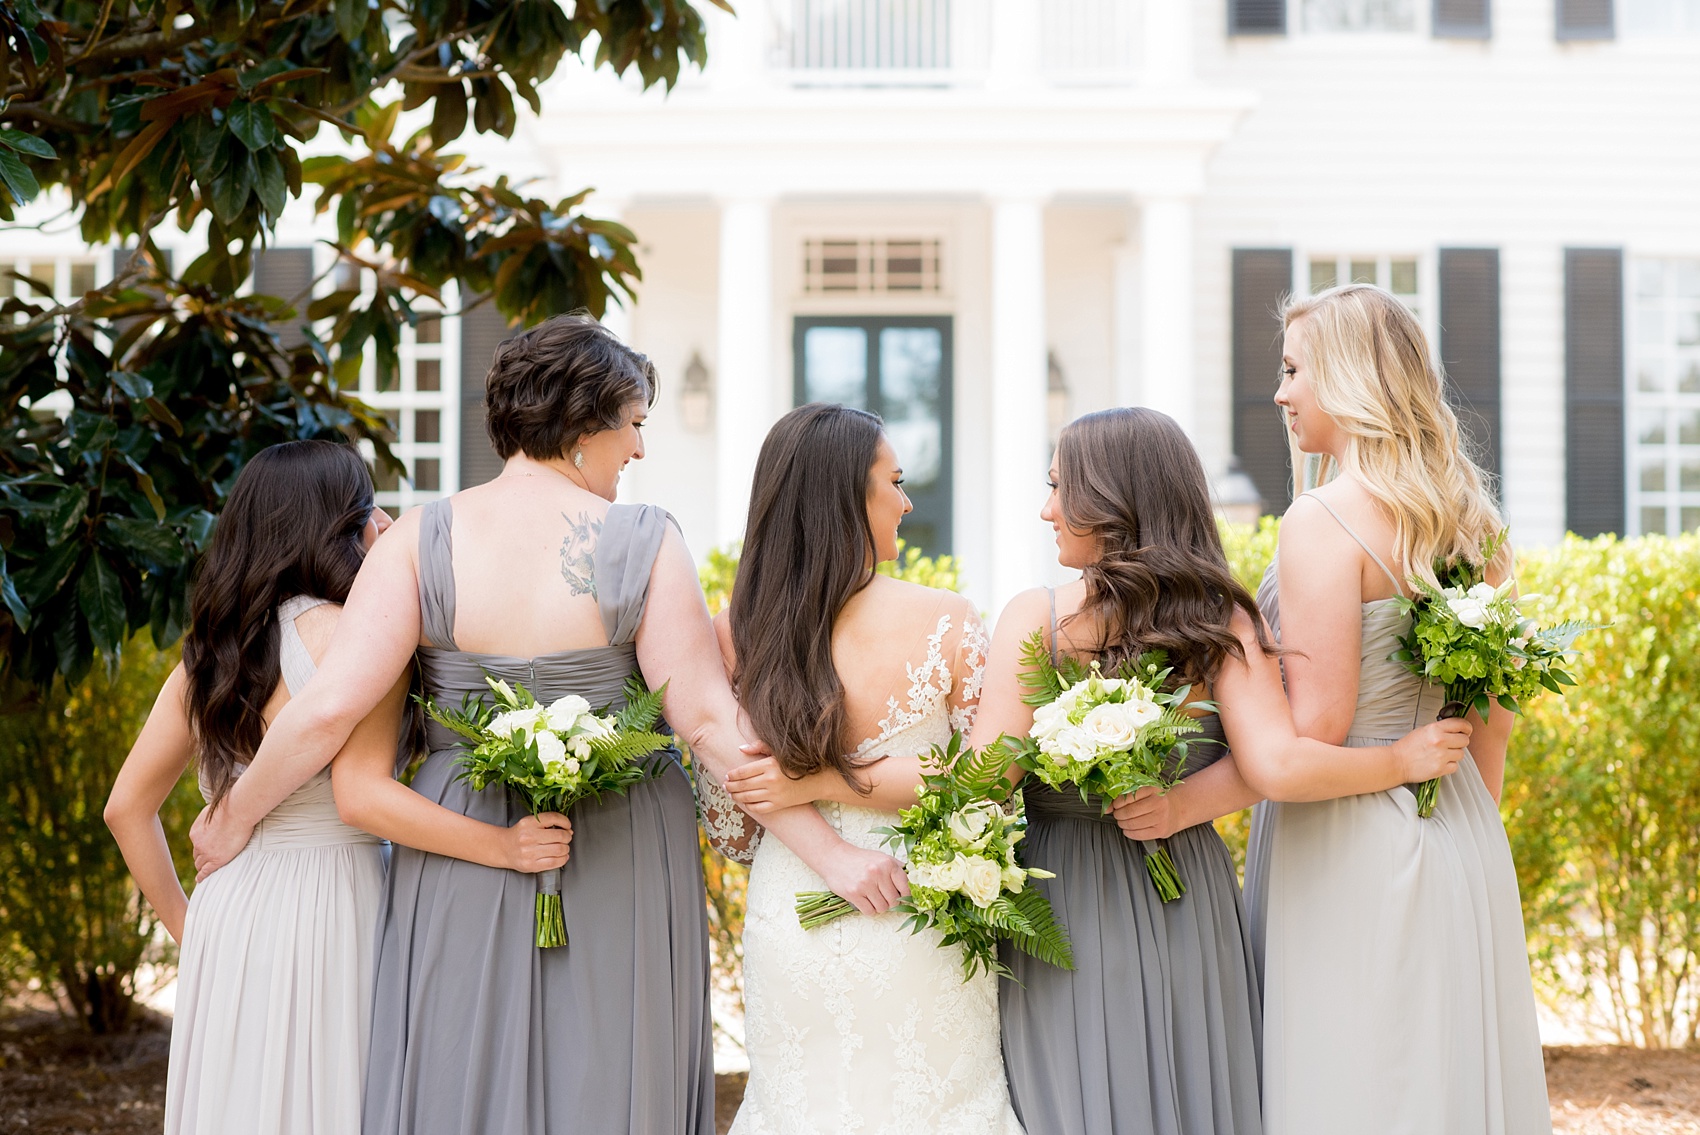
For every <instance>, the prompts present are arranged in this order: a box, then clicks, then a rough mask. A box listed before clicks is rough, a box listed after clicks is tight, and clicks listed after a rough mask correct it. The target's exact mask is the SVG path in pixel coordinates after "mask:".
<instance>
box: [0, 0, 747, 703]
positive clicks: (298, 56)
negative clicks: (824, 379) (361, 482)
mask: <svg viewBox="0 0 1700 1135" xmlns="http://www.w3.org/2000/svg"><path fill="white" fill-rule="evenodd" d="M708 2H709V3H713V4H715V5H717V6H719V7H722V8H727V10H730V8H729V6H728V4H727V3H726V0H708ZM592 48H593V49H594V56H593V61H594V64H595V65H597V66H607V67H609V68H611V69H612V70H613V71H615V72H617V73H621V74H624V73H626V72H627V71H628V70H634V69H635V70H636V72H637V73H638V74H639V76H641V79H642V82H643V85H644V86H645V87H648V86H651V85H654V84H657V83H660V84H663V85H664V86H666V87H669V88H670V87H671V86H672V84H673V83H674V82H675V81H676V80H677V78H678V76H679V72H680V69H681V68H682V67H684V66H686V65H689V64H694V65H696V66H699V67H700V66H702V64H703V63H704V62H705V60H706V57H707V50H706V44H705V39H704V28H703V20H702V15H701V13H700V12H699V11H698V10H697V9H696V8H694V7H693V6H692V4H691V3H689V2H687V0H578V2H577V3H576V4H568V3H564V2H557V0H270V2H266V0H222V2H221V0H192V2H191V0H127V2H115V0H64V2H61V3H40V2H37V0H0V77H3V82H4V92H3V94H0V220H5V221H11V222H14V223H16V217H17V210H18V208H19V207H20V206H22V205H24V204H26V203H28V202H30V201H31V200H32V199H34V198H36V197H37V196H38V194H40V193H42V192H43V191H44V189H48V190H54V189H56V190H57V191H58V192H57V193H56V194H55V195H54V199H56V200H64V201H66V202H67V203H68V207H69V210H70V216H71V218H72V219H74V221H75V223H77V224H79V225H80V227H81V231H82V235H83V238H84V239H85V240H86V241H88V242H89V243H90V244H120V245H122V246H124V247H126V248H129V249H131V250H133V251H132V252H131V253H130V254H128V255H125V256H121V257H120V258H119V259H120V267H119V270H118V271H117V272H116V273H115V276H114V278H113V280H112V281H111V283H109V284H108V285H106V286H104V287H101V288H98V289H96V290H93V291H90V292H87V293H85V294H82V295H55V294H53V288H52V285H51V283H50V282H49V281H43V280H25V279H21V278H20V279H18V280H14V281H9V283H12V284H13V285H14V286H12V287H10V288H5V289H0V294H7V293H9V295H8V297H7V298H5V299H4V300H3V301H0V418H3V420H0V702H15V701H16V700H17V699H18V698H19V697H20V696H21V695H27V694H29V692H30V691H32V690H40V689H43V688H45V687H47V686H49V685H51V683H52V681H53V679H54V676H55V675H56V674H58V675H64V676H65V677H67V678H76V677H79V676H80V675H82V674H83V673H84V672H85V671H87V669H88V668H89V667H90V665H91V664H92V662H93V660H94V659H95V657H97V656H98V655H104V656H105V658H106V659H107V663H108V666H109V667H110V666H115V665H116V662H117V658H118V653H119V650H120V646H121V644H122V643H124V642H125V641H126V640H127V639H128V637H129V635H130V634H131V633H132V632H133V631H135V630H138V629H141V628H151V632H152V636H153V638H154V640H155V642H156V643H158V644H161V645H164V644H167V643H170V642H172V641H174V640H175V639H176V638H177V637H178V635H179V634H180V632H181V630H182V627H183V623H184V618H185V595H186V589H187V581H188V571H189V564H190V563H191V562H192V561H193V559H194V557H195V556H196V555H197V553H198V552H199V551H200V550H201V549H202V548H203V547H205V545H206V542H207V540H208V538H209V536H210V535H211V532H212V529H213V525H214V523H215V518H216V517H217V515H218V511H219V507H220V504H221V502H222V500H223V497H224V494H225V493H226V491H227V490H228V488H229V486H230V484H231V482H232V480H233V479H234V478H235V476H236V473H237V472H238V471H239V470H240V469H241V467H242V465H243V463H244V462H245V461H246V460H247V458H248V457H249V456H250V455H251V454H253V453H254V452H255V451H257V450H258V449H260V448H262V447H264V446H267V445H270V444H273V443H275V442H279V441H284V440H289V439H292V438H304V437H340V438H351V439H353V438H365V439H369V440H371V441H373V442H374V444H375V447H376V449H377V452H378V454H379V459H380V460H385V461H389V462H392V463H393V458H392V457H391V456H390V454H389V451H388V449H387V447H386V446H385V444H384V441H385V437H386V435H387V429H388V427H387V425H386V423H385V422H384V420H383V419H382V418H381V417H380V416H379V415H377V414H375V413H374V412H373V411H371V410H370V409H369V408H367V407H365V406H363V405H362V404H361V403H360V402H359V401H358V400H356V399H355V398H353V397H351V396H350V395H349V394H348V393H347V391H348V390H350V389H351V388H354V387H355V386H356V384H357V382H358V377H359V374H360V370H361V367H362V363H363V360H364V359H365V358H366V357H367V356H368V355H369V356H370V357H371V358H372V359H373V361H374V363H375V365H376V367H377V368H378V371H379V374H380V381H383V379H384V378H386V377H387V376H390V375H393V374H394V372H395V370H396V367H397V345H398V343H399V342H400V338H401V327H402V325H403V324H404V323H412V322H414V321H415V319H416V318H417V317H416V314H415V310H414V304H415V303H416V301H417V300H418V297H421V296H425V297H430V298H431V299H433V300H437V299H440V295H441V291H442V289H443V288H444V286H445V285H447V284H449V283H450V282H456V283H458V284H459V294H460V295H461V296H469V297H470V296H480V297H484V299H483V301H482V302H491V303H494V304H495V305H496V306H497V307H498V308H499V309H500V311H501V313H502V314H503V315H504V316H505V317H506V318H507V319H508V320H509V322H511V323H516V324H517V323H533V322H536V321H538V320H540V319H543V318H546V317H548V316H550V315H553V314H556V313H559V312H563V311H569V310H573V309H575V308H581V307H582V308H587V309H588V310H589V311H590V312H591V313H592V314H594V315H597V316H600V315H601V314H602V313H603V311H604V310H605V308H606V306H607V304H608V303H609V301H610V300H614V301H616V302H622V297H629V296H630V295H631V292H632V288H633V286H634V283H635V281H636V280H638V279H639V276H640V273H639V271H638V266H637V262H636V260H635V259H634V257H633V237H632V234H631V233H630V232H628V231H627V230H626V229H625V228H623V227H622V226H620V225H619V224H616V223H614V222H612V221H607V220H598V219H596V218H595V217H593V216H591V215H589V214H587V213H586V212H584V211H583V204H584V201H585V198H586V196H587V193H588V191H586V192H583V193H578V194H576V195H574V196H571V197H567V198H564V199H561V200H556V201H547V200H541V199H539V198H536V197H533V196H529V195H528V194H527V193H526V192H525V189H524V187H523V186H518V185H513V184H510V183H509V181H508V179H507V178H505V177H491V176H488V174H487V173H485V172H484V171H480V170H477V169H474V168H471V167H469V166H468V165H467V164H465V162H464V160H463V159H462V158H461V157H459V156H457V155H455V154H453V153H451V152H450V151H451V147H452V146H453V145H454V143H455V141H456V140H457V139H459V138H461V137H462V136H463V135H464V134H465V133H466V131H467V130H468V129H471V130H473V131H475V132H479V133H493V134H497V135H500V136H502V137H508V136H511V135H512V133H513V130H514V127H515V125H516V122H517V116H518V113H519V111H518V104H519V103H520V102H523V103H525V104H526V105H527V106H529V107H530V108H531V109H532V111H534V112H535V111H538V110H540V109H541V107H540V102H539V85H540V84H541V83H542V82H543V81H544V80H546V79H547V78H548V77H549V76H550V75H551V74H552V73H553V72H554V70H555V68H556V66H557V65H558V64H559V63H560V61H561V59H562V57H563V56H565V55H567V54H569V53H571V54H575V55H582V54H585V53H587V52H588V51H590V50H591V49H592ZM405 111H417V112H419V113H418V114H416V115H409V116H408V120H409V121H414V120H424V119H426V118H427V117H428V120H429V122H428V125H426V126H424V127H422V128H421V129H418V130H414V131H411V132H407V131H404V130H402V129H400V128H399V126H398V124H399V123H400V122H401V121H402V115H403V112H405ZM326 131H329V132H330V133H329V135H328V136H327V135H326V134H325V133H324V132H326ZM316 140H317V141H320V143H321V144H318V145H315V142H316ZM331 141H335V142H336V143H337V144H334V145H331V144H323V143H325V142H331ZM315 155H316V156H315ZM304 195H305V196H307V197H309V198H311V200H312V201H313V204H314V207H315V208H316V209H317V210H318V212H319V213H321V214H330V215H331V216H332V217H334V219H335V232H336V240H335V242H334V247H335V251H336V256H337V259H338V265H339V266H343V267H346V268H352V269H357V270H359V272H360V273H362V274H363V275H364V276H365V278H366V279H367V280H369V281H375V286H369V287H367V288H363V289H362V288H345V289H342V290H335V291H332V292H331V293H330V294H328V295H323V296H321V297H320V298H317V299H315V298H313V297H312V295H311V292H310V291H309V292H306V293H303V294H301V295H295V296H268V295H255V294H241V295H239V294H238V292H239V290H240V289H241V288H242V287H243V285H244V283H245V282H246V281H247V280H248V279H249V277H250V276H251V274H252V268H253V263H254V256H255V253H256V252H257V251H259V250H260V249H261V248H263V246H264V244H265V242H266V240H267V239H268V236H269V233H270V232H271V230H272V228H273V226H275V224H276V223H277V220H278V218H279V216H280V215H281V214H282V212H283V210H284V208H285V206H286V205H287V204H288V202H289V201H290V199H292V198H297V197H303V196H304ZM58 220H59V222H60V223H67V222H65V218H64V217H63V215H61V216H60V217H59V218H58ZM167 224H170V225H176V226H178V227H179V228H181V229H183V230H185V231H187V230H189V229H190V228H191V227H195V226H201V227H202V229H203V231H204V233H205V247H206V251H205V252H204V253H203V254H202V255H200V256H199V257H197V258H196V259H195V260H193V261H192V262H191V263H188V264H185V265H181V266H173V265H171V264H170V263H169V262H168V260H167V258H166V257H165V256H163V255H162V254H161V253H160V251H159V249H158V246H157V245H156V243H155V240H154V236H155V234H156V233H157V232H159V231H160V226H162V225H167ZM327 228H328V226H327ZM338 278H339V279H344V280H346V279H349V278H351V277H350V276H349V275H347V274H346V273H344V274H342V275H340V276H339V277H338ZM355 278H357V277H355ZM318 290H320V291H323V290H324V289H322V288H321V289H318Z"/></svg>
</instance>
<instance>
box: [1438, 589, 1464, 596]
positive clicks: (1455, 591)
mask: <svg viewBox="0 0 1700 1135" xmlns="http://www.w3.org/2000/svg"><path fill="white" fill-rule="evenodd" d="M1440 593H1441V594H1442V595H1443V596H1445V597H1446V598H1448V599H1462V598H1464V589H1463V588H1462V587H1442V588H1441V589H1440Z"/></svg>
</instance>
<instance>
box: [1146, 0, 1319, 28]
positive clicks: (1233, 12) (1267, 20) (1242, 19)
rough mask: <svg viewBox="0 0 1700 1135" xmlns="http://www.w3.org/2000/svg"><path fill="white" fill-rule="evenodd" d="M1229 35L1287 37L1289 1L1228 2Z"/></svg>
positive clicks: (1241, 0)
mask: <svg viewBox="0 0 1700 1135" xmlns="http://www.w3.org/2000/svg"><path fill="white" fill-rule="evenodd" d="M1154 2H1155V0H1154ZM1228 34H1229V35H1286V34H1287V0H1228Z"/></svg>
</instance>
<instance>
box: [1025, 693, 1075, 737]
mask: <svg viewBox="0 0 1700 1135" xmlns="http://www.w3.org/2000/svg"><path fill="white" fill-rule="evenodd" d="M1067 724H1068V709H1067V707H1066V706H1064V705H1063V703H1062V702H1061V701H1060V700H1058V701H1054V702H1048V703H1046V704H1045V705H1042V706H1040V707H1039V708H1038V709H1036V710H1034V711H1033V728H1032V729H1031V730H1029V732H1028V736H1030V737H1032V738H1033V739H1034V740H1038V741H1043V740H1045V739H1046V738H1048V737H1054V736H1055V735H1056V732H1057V730H1059V729H1061V728H1062V727H1063V726H1065V725H1067Z"/></svg>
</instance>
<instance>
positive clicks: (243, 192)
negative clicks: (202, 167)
mask: <svg viewBox="0 0 1700 1135" xmlns="http://www.w3.org/2000/svg"><path fill="white" fill-rule="evenodd" d="M253 188H254V158H253V155H252V154H249V155H245V156H244V157H243V158H242V159H241V160H240V161H235V162H232V163H231V164H230V168H229V169H227V170H225V171H224V175H223V176H222V177H219V178H216V179H214V181H213V189H212V210H213V216H215V217H217V218H218V220H219V222H220V223H221V224H226V225H228V224H233V223H234V222H235V221H236V218H237V217H239V216H241V215H242V210H243V209H245V208H246V207H247V205H248V195H249V193H250V192H251V191H252V190H253Z"/></svg>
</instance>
